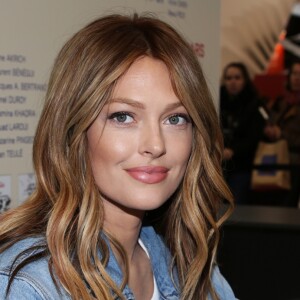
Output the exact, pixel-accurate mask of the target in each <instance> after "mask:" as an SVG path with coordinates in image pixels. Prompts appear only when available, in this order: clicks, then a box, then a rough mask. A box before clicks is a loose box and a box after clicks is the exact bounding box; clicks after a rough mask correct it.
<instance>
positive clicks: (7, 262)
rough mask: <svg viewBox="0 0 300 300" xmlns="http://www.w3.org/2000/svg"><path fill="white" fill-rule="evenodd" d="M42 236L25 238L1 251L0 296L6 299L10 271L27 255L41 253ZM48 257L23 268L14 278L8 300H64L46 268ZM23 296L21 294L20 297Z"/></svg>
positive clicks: (43, 241)
mask: <svg viewBox="0 0 300 300" xmlns="http://www.w3.org/2000/svg"><path fill="white" fill-rule="evenodd" d="M43 244H45V240H44V238H42V237H36V238H26V239H24V240H21V241H19V242H16V243H15V244H14V245H12V246H11V247H9V248H8V249H6V250H5V251H4V252H2V253H1V254H0V299H4V298H5V293H6V289H7V286H8V282H9V279H10V276H11V270H12V269H14V268H15V267H16V266H17V265H18V264H20V263H22V262H23V261H24V260H26V259H27V258H30V257H31V256H32V255H34V254H38V253H39V252H41V251H42V250H41V248H40V247H39V246H41V245H43ZM48 263H49V257H48V256H44V257H42V258H39V259H37V260H35V261H31V262H29V263H28V264H26V265H25V266H24V267H22V268H21V269H20V270H19V271H18V272H17V274H16V276H15V277H14V279H13V281H12V285H11V288H10V293H9V297H8V299H12V300H14V299H20V297H21V296H22V299H57V298H59V299H67V298H64V297H63V298H62V293H63V292H62V290H61V291H58V290H57V288H56V286H55V284H54V282H53V280H52V277H51V273H50V271H49V264H48ZM23 295H24V296H23Z"/></svg>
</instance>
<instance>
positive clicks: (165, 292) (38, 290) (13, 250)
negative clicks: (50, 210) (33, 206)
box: [0, 226, 235, 300]
mask: <svg viewBox="0 0 300 300" xmlns="http://www.w3.org/2000/svg"><path fill="white" fill-rule="evenodd" d="M41 239H42V238H26V239H24V240H22V241H20V242H18V243H16V244H14V245H13V246H11V247H10V248H9V249H7V250H6V251H4V252H3V253H2V254H1V255H0V299H8V300H20V299H22V300H41V299H43V300H57V299H71V296H70V295H69V294H68V293H67V292H66V290H65V289H64V288H63V287H62V286H59V287H58V288H56V286H55V284H54V282H53V280H52V278H51V275H50V272H49V268H48V259H49V258H47V257H45V258H42V259H39V260H37V261H34V262H31V263H29V264H27V265H26V266H25V267H23V268H22V269H21V270H20V271H19V272H18V273H17V276H16V277H15V279H14V280H13V283H12V285H11V288H10V292H9V294H8V297H7V298H5V292H6V287H7V283H8V279H9V270H10V267H11V265H12V262H13V261H14V259H15V258H16V256H17V255H18V254H19V253H20V252H22V251H23V250H25V249H28V248H30V247H31V246H33V245H34V244H36V243H38V242H40V241H41ZM140 239H141V240H142V242H143V243H144V245H145V247H146V249H147V251H148V253H149V256H150V260H151V264H152V270H153V274H154V276H155V279H156V282H157V286H158V289H159V293H160V299H161V300H178V299H179V298H180V295H179V292H178V290H177V289H176V287H175V286H174V284H173V281H172V279H171V276H170V274H169V263H170V254H169V252H168V250H167V248H166V246H165V245H164V243H163V241H162V239H161V237H160V236H159V235H157V234H156V232H155V231H154V229H153V228H152V227H150V226H147V227H143V228H142V230H141V234H140ZM28 255H30V254H28ZM24 258H25V257H24ZM106 270H107V272H108V274H109V275H110V276H111V278H112V279H113V280H114V281H115V282H116V284H117V285H120V284H121V282H122V272H121V269H120V267H119V265H118V263H117V260H116V258H115V256H114V255H113V252H112V251H111V249H110V258H109V261H108V265H107V268H106ZM212 282H213V285H214V288H215V290H216V292H217V293H218V295H219V297H220V299H221V300H234V299H235V297H234V295H233V292H232V290H231V288H230V286H229V285H228V283H227V281H226V280H225V279H224V277H223V276H222V275H221V273H220V271H219V269H218V267H215V269H214V272H213V276H212ZM123 294H124V295H125V298H126V299H127V300H133V299H134V296H133V293H132V291H131V290H130V288H129V287H128V285H127V286H126V287H125V288H124V290H123Z"/></svg>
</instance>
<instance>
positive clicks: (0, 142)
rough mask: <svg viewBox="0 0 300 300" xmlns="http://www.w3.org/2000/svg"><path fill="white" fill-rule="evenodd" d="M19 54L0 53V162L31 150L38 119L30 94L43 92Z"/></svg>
mask: <svg viewBox="0 0 300 300" xmlns="http://www.w3.org/2000/svg"><path fill="white" fill-rule="evenodd" d="M29 63H30V62H28V59H27V57H26V56H25V55H22V54H0V159H4V158H5V159H10V158H12V159H17V158H22V157H24V149H25V148H28V147H30V148H31V147H32V142H33V135H34V130H35V128H34V127H35V126H34V124H35V123H36V118H37V113H36V110H35V107H36V106H35V105H34V103H32V100H31V99H32V95H36V94H37V93H39V92H45V90H46V84H44V83H38V82H36V79H35V76H36V71H35V70H34V69H33V68H30V67H29Z"/></svg>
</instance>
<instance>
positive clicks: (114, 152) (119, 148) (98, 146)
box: [89, 132, 130, 165]
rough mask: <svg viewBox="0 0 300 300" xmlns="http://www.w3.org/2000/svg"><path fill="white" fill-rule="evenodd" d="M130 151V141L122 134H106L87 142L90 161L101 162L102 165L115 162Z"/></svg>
mask: <svg viewBox="0 0 300 300" xmlns="http://www.w3.org/2000/svg"><path fill="white" fill-rule="evenodd" d="M129 152H130V143H129V141H128V139H127V138H125V136H124V135H121V136H120V135H117V136H115V135H114V134H111V133H110V134H106V133H105V132H103V134H102V136H101V137H100V138H99V139H98V141H97V142H93V141H92V140H91V142H89V153H90V158H91V162H92V164H93V163H101V164H102V165H110V164H115V163H118V162H120V161H122V160H123V159H124V157H126V156H128V155H129Z"/></svg>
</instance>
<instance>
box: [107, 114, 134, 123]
mask: <svg viewBox="0 0 300 300" xmlns="http://www.w3.org/2000/svg"><path fill="white" fill-rule="evenodd" d="M109 119H110V120H113V121H115V122H117V123H123V124H128V123H132V122H133V117H132V116H131V114H129V113H128V112H116V113H113V114H111V115H110V116H109Z"/></svg>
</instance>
